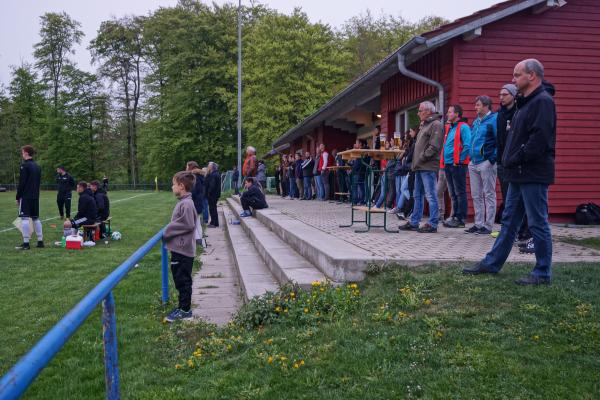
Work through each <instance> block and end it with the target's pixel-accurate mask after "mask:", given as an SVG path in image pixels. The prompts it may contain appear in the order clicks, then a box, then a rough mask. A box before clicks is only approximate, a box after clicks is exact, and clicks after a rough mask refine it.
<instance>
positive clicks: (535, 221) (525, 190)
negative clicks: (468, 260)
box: [481, 183, 552, 278]
mask: <svg viewBox="0 0 600 400" xmlns="http://www.w3.org/2000/svg"><path fill="white" fill-rule="evenodd" d="M525 215H527V221H528V223H529V229H530V230H531V233H532V235H533V244H534V247H535V260H536V263H535V267H534V268H533V271H532V275H534V276H537V277H542V278H550V277H551V276H552V272H551V266H552V234H551V232H550V225H549V224H548V185H545V184H541V183H509V186H508V193H507V195H506V203H505V207H504V212H503V213H502V228H501V229H500V235H499V236H498V238H497V239H496V241H495V242H494V246H493V247H492V249H491V250H490V251H489V253H487V254H486V256H485V257H484V259H483V260H482V261H481V264H483V265H484V266H486V267H488V268H490V269H492V270H493V271H496V272H497V271H500V270H501V269H502V266H503V265H504V263H505V262H506V259H507V258H508V255H509V254H510V251H511V250H512V248H513V245H514V241H515V237H516V236H517V231H518V230H519V227H520V226H521V222H522V221H523V217H524V216H525Z"/></svg>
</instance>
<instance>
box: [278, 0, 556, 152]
mask: <svg viewBox="0 0 600 400" xmlns="http://www.w3.org/2000/svg"><path fill="white" fill-rule="evenodd" d="M546 1H547V0H524V1H519V2H516V3H515V4H514V5H512V6H510V7H507V8H504V9H502V10H499V11H498V12H495V13H492V14H489V15H486V16H484V17H481V18H477V19H475V20H472V21H468V22H465V23H464V24H463V25H459V26H458V27H456V28H453V29H451V30H449V31H447V32H442V33H440V34H439V35H437V36H433V37H431V38H429V39H425V38H424V37H423V36H414V37H413V38H411V39H410V40H409V41H407V42H406V43H404V44H403V45H402V46H400V47H399V48H398V49H397V50H396V51H394V52H393V53H391V54H390V55H388V56H387V57H386V58H384V59H383V60H382V61H381V62H379V63H378V64H376V65H375V66H373V67H372V68H371V69H370V70H368V71H367V72H365V73H364V74H363V75H362V76H360V77H359V78H357V79H356V80H355V81H354V82H352V83H350V85H348V86H347V87H346V88H345V89H343V90H342V91H341V92H339V93H337V94H336V95H335V96H333V97H332V98H331V100H329V101H328V102H327V103H325V104H324V105H323V106H322V107H320V108H319V109H318V110H317V111H315V112H314V113H313V114H311V115H310V116H308V117H307V118H305V119H304V120H302V121H301V122H300V123H299V124H298V125H296V126H294V127H293V128H291V129H289V130H288V131H287V132H285V133H284V134H283V135H282V136H280V137H279V138H278V139H277V140H276V141H275V142H274V143H273V146H274V147H278V146H281V145H282V144H284V143H287V141H288V140H289V139H290V138H291V137H292V136H293V135H294V134H295V133H296V132H297V131H298V130H300V129H302V128H304V127H305V126H306V125H309V124H311V123H312V122H314V120H315V119H317V118H318V117H319V115H320V114H322V113H323V112H325V111H327V110H328V109H330V108H331V107H333V106H334V105H335V103H337V102H338V101H339V100H340V99H342V98H343V97H345V96H346V95H348V94H349V93H350V92H352V91H354V90H355V89H357V88H358V87H359V86H360V85H362V84H363V83H365V81H367V80H369V79H370V78H372V77H373V76H376V75H377V74H378V73H380V72H381V71H382V70H383V69H385V68H387V67H388V66H389V65H390V64H391V63H396V62H397V57H398V55H399V54H400V53H402V52H404V51H407V50H408V51H412V52H413V54H412V55H417V54H419V53H426V52H429V51H431V49H433V48H435V47H439V46H442V45H443V44H445V43H446V42H448V41H449V40H451V39H453V38H455V37H457V36H460V35H463V34H465V33H468V32H470V31H472V30H474V29H477V28H479V27H482V26H484V25H487V24H490V23H492V22H495V21H497V20H499V19H502V18H505V17H507V16H509V15H512V14H516V13H518V12H521V11H523V10H526V9H528V8H530V7H533V6H536V5H538V4H540V3H543V2H546ZM492 7H493V6H492ZM438 29H439V28H438Z"/></svg>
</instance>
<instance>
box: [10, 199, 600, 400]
mask: <svg viewBox="0 0 600 400" xmlns="http://www.w3.org/2000/svg"><path fill="white" fill-rule="evenodd" d="M140 194H144V195H143V196H140V197H136V198H131V199H128V198H130V197H133V196H138V195H140ZM110 196H111V200H112V202H113V204H114V206H113V207H112V215H113V220H114V229H116V230H119V231H121V232H122V233H123V240H121V241H119V242H111V243H110V244H108V245H104V244H100V245H98V246H97V247H95V248H90V249H85V250H83V251H77V252H75V251H71V252H68V251H66V250H63V249H60V248H47V249H43V250H38V249H35V248H34V249H32V250H31V251H30V252H27V253H25V254H22V253H19V252H17V251H15V250H14V246H15V245H17V244H19V243H20V236H19V234H18V232H17V231H16V230H10V231H6V232H2V233H0V293H1V296H2V313H0V326H1V327H2V329H1V331H0V374H3V373H5V372H6V371H7V370H8V369H9V368H10V366H12V365H13V364H14V363H15V362H16V361H17V360H18V358H19V357H20V356H22V355H23V354H24V353H25V352H26V351H27V350H28V349H29V348H30V347H31V346H32V345H33V344H34V343H35V342H36V341H37V340H38V339H39V338H40V337H41V336H42V335H43V334H44V333H45V332H46V331H47V330H48V329H49V328H50V327H52V325H54V324H55V323H56V322H57V321H58V320H59V319H60V318H61V317H62V316H63V315H64V314H65V313H66V312H67V311H68V310H69V309H70V308H71V307H72V306H73V305H75V304H76V303H77V302H78V301H79V300H80V299H81V298H82V297H83V296H84V295H85V293H87V292H88V291H89V290H90V289H91V288H92V287H93V286H94V285H95V284H96V283H98V282H99V281H100V280H101V279H102V278H103V277H104V276H106V275H107V274H108V273H109V272H110V271H111V270H113V269H114V268H115V267H116V266H117V265H119V264H120V263H121V262H122V261H123V260H125V259H126V258H127V256H128V255H130V254H131V253H132V252H133V251H134V250H135V249H137V248H138V247H139V246H140V245H141V244H142V243H144V242H145V241H146V240H147V239H148V238H150V237H151V236H152V234H154V233H155V232H156V231H157V230H158V229H160V228H161V227H162V226H164V224H166V223H167V222H168V220H169V217H170V214H171V210H172V207H173V205H174V203H175V200H174V198H173V196H172V195H171V194H170V193H147V194H146V193H139V192H137V193H136V192H111V193H110ZM13 199H14V193H4V194H0V231H2V230H4V229H7V228H10V223H11V222H12V220H13V219H14V217H15V213H16V210H15V207H14V200H13ZM126 199H127V200H126ZM117 200H122V201H119V202H117ZM55 209H56V206H55V203H54V194H53V193H44V195H43V199H42V204H41V214H42V219H45V218H50V217H53V216H54V215H53V214H54V213H56V211H55ZM53 223H57V225H58V226H57V228H51V227H50V224H53ZM44 234H45V241H46V243H47V244H50V243H51V242H53V241H55V240H58V239H59V238H60V236H61V231H60V223H59V221H58V220H50V221H47V222H45V223H44ZM529 268H530V267H529V266H524V265H511V266H509V267H507V268H506V269H505V270H504V271H503V273H502V274H500V275H499V276H497V277H464V276H462V275H460V274H459V273H458V272H459V266H456V265H455V266H449V267H447V268H440V267H424V268H419V269H413V270H408V269H405V268H401V267H398V268H395V269H390V270H385V271H380V272H377V273H373V274H372V275H371V276H369V277H368V279H367V280H365V281H364V282H362V283H360V284H359V285H358V287H357V288H356V289H354V288H352V289H347V290H349V291H350V292H351V294H352V295H351V297H350V298H347V297H339V296H337V293H339V291H336V289H334V288H323V290H322V291H321V290H318V289H320V288H316V289H315V290H313V293H312V295H311V294H308V295H306V296H302V295H300V294H298V295H296V296H295V297H293V296H289V295H286V297H285V299H286V300H285V302H284V301H283V300H282V299H281V298H280V299H279V300H278V301H279V302H275V301H273V299H271V300H268V301H263V302H256V303H254V304H251V305H250V306H249V307H247V309H246V313H245V314H244V315H245V317H246V321H248V317H249V316H252V315H254V313H255V314H261V315H269V316H270V317H269V318H270V320H271V321H272V322H271V323H268V324H264V325H263V326H259V327H257V328H247V327H243V326H241V325H239V326H238V325H235V326H234V325H232V326H230V327H228V328H226V329H225V330H221V331H219V330H216V329H215V328H214V327H212V326H209V325H205V324H197V325H192V324H174V325H165V324H162V323H161V319H162V316H163V315H164V311H165V310H164V309H163V307H162V306H161V305H160V255H159V251H158V248H156V249H155V250H154V251H153V252H152V253H150V254H149V255H148V256H147V257H146V258H145V259H144V261H143V262H141V263H140V266H139V267H138V268H136V269H134V270H132V271H131V273H130V274H129V276H128V277H127V278H126V279H125V280H124V281H123V282H122V283H121V284H120V285H119V286H118V287H117V289H116V290H115V299H116V308H117V324H118V328H117V331H118V335H119V363H120V371H121V391H122V397H123V398H125V399H187V398H190V399H191V398H198V399H281V398H286V399H300V398H307V399H319V398H324V399H392V398H427V399H429V398H433V399H447V398H468V399H484V398H485V399H488V398H489V399H544V400H547V399H596V398H600V383H599V381H600V379H598V376H599V375H600V322H599V321H600V313H599V307H600V290H599V287H600V274H599V272H600V266H599V265H592V264H581V265H568V266H566V265H557V266H556V267H555V275H554V278H555V280H554V284H553V285H552V286H550V287H543V288H522V287H518V286H516V285H514V284H513V283H512V281H513V279H515V278H516V277H518V276H520V275H521V274H523V273H526V271H527V270H528V269H529ZM172 288H173V286H172V285H171V289H172ZM344 290H346V289H344ZM313 296H314V297H313ZM311 301H312V303H310V302H311ZM317 303H318V304H319V306H318V307H317ZM311 304H312V305H311ZM313 305H314V306H313ZM170 306H171V307H172V305H170ZM278 307H279V308H278ZM242 320H243V319H242ZM103 397H104V378H103V363H102V340H101V323H100V312H99V310H97V311H96V312H95V313H94V314H92V316H91V317H90V319H89V320H88V321H87V322H86V323H85V324H84V325H83V327H82V328H81V329H80V330H79V331H78V332H77V333H76V334H75V335H74V337H73V338H71V340H70V341H69V342H68V344H67V345H66V346H65V348H64V349H63V350H62V351H61V352H60V353H59V354H58V355H57V357H56V358H55V359H54V360H53V361H52V362H51V363H50V365H49V366H48V367H47V368H46V369H45V370H44V371H43V372H42V373H41V374H40V376H39V377H38V379H37V380H36V381H35V382H34V384H33V385H32V386H31V387H30V389H29V390H28V391H27V392H26V395H25V396H24V398H28V399H92V398H94V399H96V398H103Z"/></svg>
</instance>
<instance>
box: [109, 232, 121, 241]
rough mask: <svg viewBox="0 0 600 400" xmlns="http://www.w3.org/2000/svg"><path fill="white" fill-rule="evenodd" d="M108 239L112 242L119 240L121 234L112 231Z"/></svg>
mask: <svg viewBox="0 0 600 400" xmlns="http://www.w3.org/2000/svg"><path fill="white" fill-rule="evenodd" d="M110 238H111V239H112V240H121V232H118V231H114V232H113V233H112V234H111V235H110Z"/></svg>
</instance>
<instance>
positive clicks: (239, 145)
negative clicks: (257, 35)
mask: <svg viewBox="0 0 600 400" xmlns="http://www.w3.org/2000/svg"><path fill="white" fill-rule="evenodd" d="M237 17H238V64H237V70H238V104H237V108H238V109H237V112H238V114H237V168H238V187H239V186H240V182H241V181H240V179H241V178H242V0H239V2H238V15H237Z"/></svg>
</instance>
